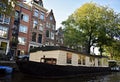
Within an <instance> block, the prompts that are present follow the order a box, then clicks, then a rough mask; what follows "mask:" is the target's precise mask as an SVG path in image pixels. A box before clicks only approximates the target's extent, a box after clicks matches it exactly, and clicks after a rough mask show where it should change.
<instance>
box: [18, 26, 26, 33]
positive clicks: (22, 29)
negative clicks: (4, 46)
mask: <svg viewBox="0 0 120 82" xmlns="http://www.w3.org/2000/svg"><path fill="white" fill-rule="evenodd" d="M27 30H28V28H27V26H24V25H20V28H19V32H23V33H27Z"/></svg>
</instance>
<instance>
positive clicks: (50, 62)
mask: <svg viewBox="0 0 120 82" xmlns="http://www.w3.org/2000/svg"><path fill="white" fill-rule="evenodd" d="M56 61H57V60H56V59H55V58H41V60H40V62H43V63H49V64H56Z"/></svg>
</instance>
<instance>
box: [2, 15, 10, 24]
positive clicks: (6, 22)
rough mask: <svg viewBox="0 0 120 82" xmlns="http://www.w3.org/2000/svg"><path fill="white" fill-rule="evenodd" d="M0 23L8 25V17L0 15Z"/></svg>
mask: <svg viewBox="0 0 120 82" xmlns="http://www.w3.org/2000/svg"><path fill="white" fill-rule="evenodd" d="M0 22H1V23H5V24H9V23H10V17H9V16H5V15H4V14H0Z"/></svg>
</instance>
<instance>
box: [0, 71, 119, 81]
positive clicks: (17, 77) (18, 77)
mask: <svg viewBox="0 0 120 82" xmlns="http://www.w3.org/2000/svg"><path fill="white" fill-rule="evenodd" d="M0 82H120V72H116V73H110V74H101V75H83V76H79V77H72V78H61V79H40V78H36V77H30V76H25V75H23V74H21V73H14V74H12V75H6V76H5V75H4V76H3V75H0Z"/></svg>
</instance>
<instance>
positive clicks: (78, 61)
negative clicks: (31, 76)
mask: <svg viewBox="0 0 120 82" xmlns="http://www.w3.org/2000/svg"><path fill="white" fill-rule="evenodd" d="M67 54H68V55H69V56H68V57H67ZM43 57H45V58H54V59H56V64H57V65H72V66H92V67H94V66H95V67H108V62H107V58H100V57H96V56H88V55H84V54H78V53H74V52H70V51H65V50H51V51H37V52H34V53H31V54H30V61H35V62H40V60H41V58H43ZM79 57H80V58H79ZM68 59H69V60H68Z"/></svg>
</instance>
